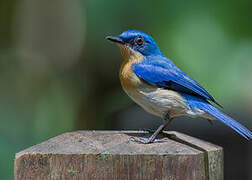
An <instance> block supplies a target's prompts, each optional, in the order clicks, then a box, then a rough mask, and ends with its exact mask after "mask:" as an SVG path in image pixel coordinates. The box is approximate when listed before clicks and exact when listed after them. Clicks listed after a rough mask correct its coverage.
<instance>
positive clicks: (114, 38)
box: [106, 36, 125, 44]
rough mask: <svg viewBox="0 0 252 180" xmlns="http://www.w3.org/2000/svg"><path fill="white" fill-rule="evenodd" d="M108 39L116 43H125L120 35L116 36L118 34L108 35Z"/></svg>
mask: <svg viewBox="0 0 252 180" xmlns="http://www.w3.org/2000/svg"><path fill="white" fill-rule="evenodd" d="M106 39H108V40H110V41H112V42H115V43H119V44H125V43H124V41H123V40H122V39H121V38H119V37H116V36H107V37H106Z"/></svg>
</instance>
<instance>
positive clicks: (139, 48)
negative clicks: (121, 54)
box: [106, 30, 162, 56]
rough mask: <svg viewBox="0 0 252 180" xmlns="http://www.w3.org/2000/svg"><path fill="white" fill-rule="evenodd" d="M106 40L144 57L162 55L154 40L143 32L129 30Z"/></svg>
mask: <svg viewBox="0 0 252 180" xmlns="http://www.w3.org/2000/svg"><path fill="white" fill-rule="evenodd" d="M106 39H108V40H110V41H112V42H115V43H117V44H118V45H119V46H120V47H122V48H126V49H129V50H130V51H132V50H133V51H136V52H139V53H141V54H142V55H143V56H150V55H154V56H156V55H162V52H161V51H160V49H159V47H158V45H157V44H156V42H155V41H154V39H153V38H152V37H151V36H149V35H148V34H146V33H144V32H141V31H137V30H128V31H124V32H123V33H122V34H120V35H118V36H107V37H106Z"/></svg>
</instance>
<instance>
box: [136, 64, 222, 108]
mask: <svg viewBox="0 0 252 180" xmlns="http://www.w3.org/2000/svg"><path fill="white" fill-rule="evenodd" d="M172 66H173V65H172ZM172 66H171V67H170V68H169V65H167V67H165V66H164V65H157V64H151V63H139V64H135V65H134V66H132V69H133V71H134V72H135V74H136V75H137V76H138V77H139V78H140V79H142V80H144V81H145V82H147V83H148V84H151V85H153V86H157V87H162V88H166V89H172V90H175V91H179V92H183V93H187V94H192V95H195V96H199V97H201V98H203V99H206V100H210V101H212V102H214V103H216V104H217V105H219V104H218V103H217V102H216V101H215V100H214V98H213V97H212V96H211V95H210V94H209V93H208V92H207V91H206V90H205V89H204V88H203V87H201V86H200V85H199V84H198V83H197V82H196V81H194V80H193V79H192V78H190V77H189V76H187V75H186V74H185V73H183V72H182V71H181V70H179V69H178V68H177V67H176V66H175V67H172ZM219 106H221V105H219Z"/></svg>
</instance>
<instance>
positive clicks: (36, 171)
mask: <svg viewBox="0 0 252 180" xmlns="http://www.w3.org/2000/svg"><path fill="white" fill-rule="evenodd" d="M149 135H150V134H149V133H147V132H144V131H76V132H71V133H65V134H62V135H59V136H57V137H54V138H51V139H49V140H48V141H45V142H43V143H41V144H38V145H35V146H32V147H30V148H28V149H26V150H23V151H21V152H19V153H17V154H16V157H15V167H14V168H15V179H16V180H21V179H22V180H29V179H34V180H45V179H76V180H77V179H80V180H86V179H88V180H89V179H99V180H100V179H107V180H113V179H115V180H120V179H122V180H125V179H130V180H134V179H156V180H158V179H165V180H222V179H223V150H222V148H221V147H219V146H216V145H213V144H210V143H208V142H205V141H202V140H199V139H196V138H193V137H190V136H187V135H185V134H182V133H178V132H173V131H165V132H164V133H163V134H162V136H163V137H166V139H165V140H163V141H162V142H157V143H152V144H139V143H137V142H134V141H132V139H131V138H132V137H137V136H141V137H142V136H146V137H148V136H149ZM159 138H160V137H159Z"/></svg>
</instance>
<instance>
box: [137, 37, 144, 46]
mask: <svg viewBox="0 0 252 180" xmlns="http://www.w3.org/2000/svg"><path fill="white" fill-rule="evenodd" d="M136 43H137V44H138V45H139V46H141V45H142V44H143V43H144V39H143V37H142V36H139V37H137V38H136Z"/></svg>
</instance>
